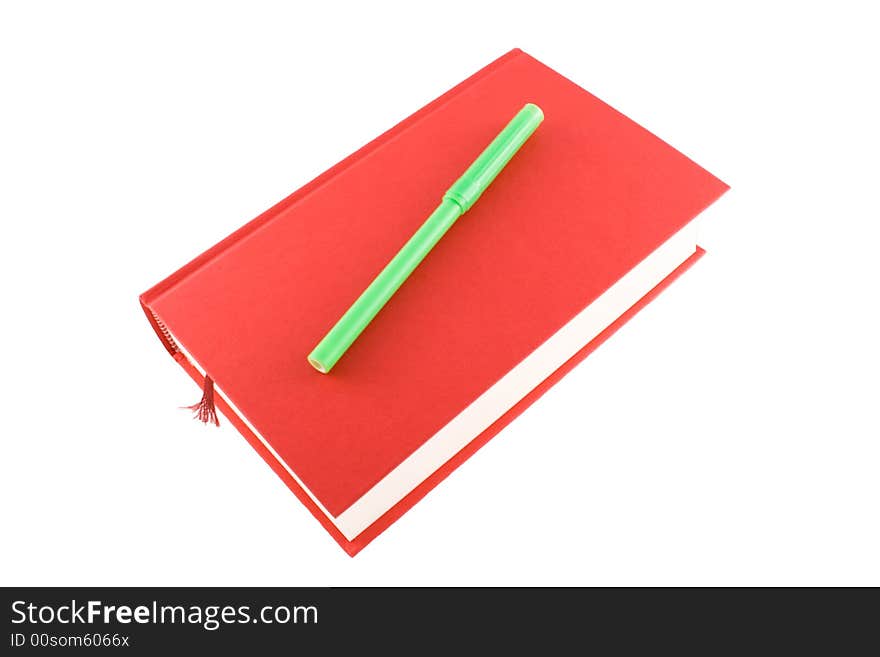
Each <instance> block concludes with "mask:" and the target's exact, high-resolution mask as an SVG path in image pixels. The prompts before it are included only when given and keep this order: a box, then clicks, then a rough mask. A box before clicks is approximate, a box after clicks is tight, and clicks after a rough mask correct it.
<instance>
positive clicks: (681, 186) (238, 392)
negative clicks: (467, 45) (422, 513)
mask: <svg viewBox="0 0 880 657" xmlns="http://www.w3.org/2000/svg"><path fill="white" fill-rule="evenodd" d="M528 102H532V103H536V104H537V105H539V106H540V107H541V108H542V109H543V111H544V114H545V120H544V122H543V124H542V125H541V126H540V127H539V128H538V130H537V131H536V132H535V134H534V135H533V136H532V138H531V139H529V140H528V141H527V142H526V144H525V145H524V146H523V147H522V149H521V150H520V152H519V153H518V154H517V155H516V156H515V157H514V158H513V159H512V160H511V161H510V163H509V164H508V165H507V167H506V168H505V169H504V171H503V172H502V173H501V174H500V175H499V176H498V178H497V179H496V180H495V182H493V184H492V185H491V186H490V187H489V189H488V190H487V191H486V192H485V193H484V194H483V196H482V197H481V198H480V200H479V202H477V203H476V205H475V206H474V207H473V208H472V209H471V210H470V212H469V213H468V214H467V215H465V216H464V217H462V218H461V219H460V220H459V221H458V222H457V223H456V224H455V225H454V226H453V227H452V228H451V229H450V230H449V232H448V233H447V234H446V235H445V236H444V237H443V239H441V240H440V242H439V243H438V244H437V246H436V247H435V248H434V250H433V251H432V252H431V253H430V254H429V256H428V257H427V258H426V259H425V261H424V262H423V263H422V264H421V265H420V266H419V267H418V268H417V269H416V271H415V272H414V273H413V274H412V276H411V277H410V278H409V280H407V282H406V283H405V284H404V285H403V286H402V287H401V288H400V290H399V291H398V292H397V294H395V295H394V297H393V298H392V299H391V300H390V301H389V303H388V304H387V306H386V307H385V308H384V309H383V310H382V312H380V313H379V315H377V317H376V318H375V319H374V321H373V322H372V323H371V324H370V325H369V326H368V327H367V329H366V330H365V331H364V332H363V334H362V335H361V336H360V337H359V338H358V340H356V342H355V343H354V345H352V347H351V348H350V350H349V351H348V353H346V355H345V357H344V358H342V359H341V360H340V361H339V363H338V364H337V365H336V367H335V368H334V370H333V372H332V373H331V374H329V375H321V374H319V373H317V372H316V371H315V370H314V369H313V368H312V367H311V366H310V365H309V364H308V362H307V361H306V356H307V354H308V353H309V352H310V351H311V349H312V348H313V347H314V346H315V345H316V344H317V342H318V341H319V340H320V339H321V338H322V337H323V336H324V334H325V333H326V332H327V330H328V329H329V328H330V327H331V326H333V324H334V323H335V321H336V320H337V319H338V318H339V317H340V316H341V315H342V314H343V313H344V312H345V311H346V310H347V308H348V307H349V305H350V304H351V303H352V301H353V300H354V299H356V298H357V296H358V295H359V294H360V292H361V291H362V290H363V289H364V288H365V287H366V286H367V284H369V282H370V281H371V280H372V279H373V277H374V276H375V275H376V274H377V273H378V272H379V271H380V270H381V269H382V267H383V266H384V265H385V263H387V262H388V261H389V260H390V259H391V258H392V257H393V256H394V254H395V253H396V252H397V250H398V249H399V248H400V247H401V245H403V243H404V242H405V241H406V240H407V239H408V238H409V236H410V235H412V233H413V232H415V230H416V229H417V228H418V227H419V226H420V225H421V223H422V222H423V221H424V219H425V218H426V217H427V216H428V215H429V214H430V213H431V211H432V210H433V209H434V208H435V207H436V205H437V203H438V202H439V200H440V197H441V196H442V194H443V192H444V191H445V190H446V189H447V188H448V187H449V185H450V183H452V182H453V181H454V180H455V179H456V178H457V177H458V176H459V175H460V174H461V173H462V172H463V171H464V170H465V169H466V168H467V166H468V165H469V164H470V162H471V161H472V160H473V159H474V157H475V156H476V155H477V154H479V153H480V152H481V151H482V149H483V148H484V147H485V146H486V145H487V144H488V143H489V142H490V141H491V139H492V138H493V137H494V136H495V134H496V133H497V132H498V130H499V129H500V128H501V127H503V125H504V124H505V123H506V122H507V120H509V118H510V117H511V116H513V115H514V114H515V113H516V111H517V110H519V109H520V108H521V107H522V106H523V105H524V104H525V103H528ZM726 189H727V186H726V185H725V184H724V183H723V182H721V181H720V180H718V179H717V178H715V177H714V176H712V175H711V174H709V173H708V172H706V171H705V170H704V169H702V168H701V167H699V166H698V165H696V164H695V163H694V162H692V161H691V160H689V159H688V158H687V157H685V156H684V155H682V154H681V153H679V152H678V151H676V150H675V149H673V148H672V147H670V146H669V145H668V144H666V143H664V142H663V141H661V140H660V139H658V138H657V137H655V136H654V135H652V134H651V133H649V132H648V131H646V130H645V129H643V128H641V127H640V126H638V125H637V124H635V123H634V122H632V121H631V120H629V119H627V118H626V117H625V116H623V115H622V114H620V113H619V112H617V111H615V110H614V109H612V108H611V107H609V106H608V105H606V104H604V103H603V102H602V101H600V100H598V99H597V98H595V97H594V96H592V95H591V94H589V93H588V92H586V91H584V90H583V89H581V88H580V87H578V86H577V85H575V84H574V83H572V82H571V81H569V80H567V79H566V78H564V77H562V76H561V75H559V74H558V73H556V72H555V71H553V70H552V69H550V68H548V67H546V66H545V65H543V64H541V63H540V62H538V61H537V60H535V59H534V58H532V57H530V56H529V55H527V54H525V53H523V52H522V51H520V50H513V51H511V52H509V53H508V54H506V55H504V56H503V57H501V58H500V59H498V60H496V61H495V62H493V63H492V64H490V65H489V66H487V67H485V68H484V69H482V70H481V71H479V72H478V73H476V74H475V75H473V76H472V77H470V78H468V79H467V80H465V81H464V82H462V83H461V84H459V85H458V86H457V87H455V88H454V89H452V90H451V91H449V92H447V93H446V94H444V95H443V96H441V97H439V98H438V99H437V100H435V101H433V102H432V103H430V104H429V105H427V106H425V107H424V108H422V109H421V110H419V111H418V112H416V113H415V114H413V115H412V116H410V117H409V118H407V119H406V120H404V121H402V122H401V123H400V124H398V125H397V126H395V127H394V128H392V129H391V130H389V131H388V132H386V133H385V134H383V135H381V136H380V137H378V138H377V139H375V140H374V141H372V142H371V143H369V144H368V145H366V146H364V147H363V148H362V149H360V150H359V151H357V152H356V153H354V154H353V155H351V156H349V157H348V158H346V159H345V160H343V161H342V162H340V163H339V164H337V165H336V166H334V167H333V168H331V169H330V170H328V171H327V172H325V173H324V174H322V175H321V176H319V177H318V178H316V179H315V180H313V181H312V182H310V183H309V184H307V185H305V186H304V187H302V188H301V189H299V190H298V191H296V192H294V193H293V194H292V195H291V196H289V197H288V198H286V199H284V200H283V201H281V202H280V203H279V204H278V205H276V206H275V207H273V208H271V209H269V210H268V211H266V212H265V213H263V214H262V215H260V216H259V217H257V218H256V219H254V220H253V221H251V222H250V223H248V224H247V225H245V226H244V227H242V228H241V229H239V230H238V231H236V232H235V233H233V234H232V235H230V236H229V237H228V238H226V239H225V240H223V241H222V242H220V243H219V244H217V245H216V246H214V247H213V248H211V249H210V250H208V251H207V252H205V253H203V254H202V255H200V256H199V257H197V258H196V259H195V260H193V261H192V262H190V263H189V264H188V265H186V266H185V267H183V268H182V269H180V270H179V271H177V272H176V273H174V274H172V275H171V276H170V277H168V278H167V279H165V280H164V281H162V282H161V283H159V284H158V285H156V286H155V287H153V288H152V289H150V290H149V291H147V292H145V293H144V294H143V295H141V305H142V306H143V309H144V311H145V313H146V315H147V318H148V319H149V321H150V323H151V324H152V326H153V328H154V329H155V330H156V332H157V334H158V335H159V337H160V338H161V340H162V342H163V344H164V345H165V347H166V349H167V350H168V351H169V352H170V353H171V354H172V355H173V356H174V358H175V359H176V360H177V362H178V363H179V364H180V365H181V366H182V367H183V368H184V369H185V370H186V371H187V372H188V373H189V374H190V375H191V376H192V377H193V378H194V379H195V380H196V381H198V382H200V383H201V382H202V380H203V375H204V373H207V375H208V376H210V378H211V379H213V381H214V382H215V386H216V388H215V391H216V402H217V407H218V408H219V410H220V411H221V412H222V414H223V415H224V416H225V417H226V418H228V420H229V421H230V422H232V424H234V425H235V426H236V428H237V429H238V430H239V431H240V432H241V433H242V435H243V436H244V437H245V438H246V439H247V440H248V441H249V442H250V444H251V445H252V446H253V447H254V449H256V450H257V452H258V453H259V454H260V455H261V456H262V457H263V458H264V459H265V460H266V462H267V463H268V464H269V465H270V467H272V469H273V470H274V471H275V472H276V473H277V474H278V476H280V477H281V478H282V479H283V480H284V481H285V483H286V484H287V485H288V486H289V487H290V489H291V490H292V491H293V492H294V493H295V494H296V496H297V497H298V498H299V499H300V501H301V502H302V503H303V504H305V506H306V507H308V509H309V510H310V511H311V512H312V514H313V515H314V516H315V517H316V518H317V519H318V520H319V521H320V522H321V524H322V525H323V526H324V527H325V529H327V531H329V532H330V534H331V535H332V536H333V538H334V539H335V540H336V541H337V542H338V543H339V544H340V545H341V546H342V547H343V548H344V549H345V550H346V551H347V552H348V553H349V554H352V555H354V554H355V553H357V552H358V551H359V550H360V549H362V548H363V547H364V546H365V545H367V544H368V543H369V542H370V541H371V540H372V539H373V538H375V537H376V536H377V535H378V534H379V533H381V532H382V531H383V530H384V529H385V528H387V527H388V526H389V525H390V524H391V523H392V522H394V521H395V520H396V519H397V518H399V517H400V516H401V515H402V514H403V513H404V512H406V510H407V509H409V508H410V507H411V506H412V505H413V504H414V503H415V502H417V501H418V500H419V499H420V498H421V497H422V496H424V495H425V494H426V493H427V492H428V491H429V490H430V489H432V488H433V487H434V486H436V485H437V484H438V483H439V482H440V481H441V480H443V479H444V478H445V477H446V476H447V475H449V474H450V473H451V472H452V471H453V470H454V469H455V468H456V467H457V466H458V465H459V464H461V463H462V462H463V461H464V460H465V459H466V458H468V457H469V456H470V455H471V454H472V453H473V452H474V451H475V450H476V449H478V448H479V447H480V446H481V445H483V444H485V442H486V441H488V440H489V439H490V438H491V437H492V436H494V435H495V434H496V433H498V431H500V430H501V429H502V428H503V427H504V426H505V425H506V424H507V423H508V422H510V421H511V420H512V419H513V418H514V417H516V415H518V414H519V413H520V412H522V411H523V410H524V409H525V408H526V407H527V406H528V405H529V404H531V403H532V402H533V401H534V400H535V399H537V397H539V396H540V395H541V394H542V393H543V392H544V391H545V390H546V389H547V388H548V387H549V386H551V385H552V384H553V383H555V382H556V381H557V380H558V379H559V378H561V377H562V376H564V375H565V373H567V372H568V371H569V370H570V369H571V368H572V367H574V365H576V364H577V363H578V362H580V361H581V360H582V359H583V358H584V357H586V355H587V354H589V353H590V352H591V351H592V350H593V349H595V348H596V346H598V344H599V343H601V342H602V341H603V340H604V339H606V338H607V337H608V336H609V335H610V334H611V333H612V332H613V331H614V330H616V328H618V327H619V326H620V325H621V324H622V323H623V322H625V321H626V320H627V319H628V318H629V317H630V316H631V315H632V314H634V313H635V312H637V311H638V309H639V308H641V307H642V306H643V305H644V304H645V303H647V302H648V301H650V300H651V299H652V298H653V297H654V296H655V295H656V294H657V293H658V292H659V291H660V290H661V289H662V288H663V287H664V286H665V285H667V284H668V283H669V282H670V281H671V280H673V279H674V278H675V277H676V276H677V275H678V274H680V273H681V272H682V271H683V270H684V269H686V268H687V267H688V266H690V264H692V263H693V262H694V261H695V260H696V259H697V258H698V257H699V256H700V255H701V254H702V250H701V249H699V247H697V246H696V232H695V231H696V223H695V218H696V217H697V215H698V214H699V213H700V212H701V211H702V210H703V209H704V208H705V207H707V206H708V205H709V204H710V203H712V202H713V201H714V200H716V199H717V198H718V197H719V196H720V195H721V194H722V193H723V192H724V191H725V190H726Z"/></svg>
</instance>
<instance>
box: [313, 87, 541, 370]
mask: <svg viewBox="0 0 880 657" xmlns="http://www.w3.org/2000/svg"><path fill="white" fill-rule="evenodd" d="M543 120H544V113H543V112H542V111H541V108H540V107H538V106H537V105H533V104H531V103H528V104H527V105H526V106H525V107H523V108H522V109H521V110H520V111H519V112H517V114H516V116H514V117H513V119H512V120H511V121H510V123H508V124H507V126H506V127H505V128H504V130H502V131H501V132H500V133H498V136H497V137H495V139H493V140H492V143H491V144H489V146H488V147H487V148H486V150H484V151H483V152H482V153H481V154H480V156H479V157H478V158H477V159H476V160H474V162H473V164H471V165H470V166H469V167H468V169H467V171H465V172H464V175H463V176H462V177H461V178H459V179H458V180H456V181H455V183H453V185H452V187H450V188H449V189H448V190H447V191H446V193H445V194H444V195H443V201H442V202H441V203H440V205H439V206H437V209H436V210H434V212H432V213H431V216H430V217H428V219H427V220H426V221H425V223H423V224H422V226H421V228H419V229H418V230H417V231H416V232H415V234H414V235H413V236H412V237H411V238H409V241H408V242H407V243H406V244H404V245H403V248H402V249H400V251H398V252H397V255H396V256H394V258H392V260H391V262H389V263H388V264H387V265H386V266H385V269H383V270H382V271H381V272H380V273H379V275H378V276H376V278H374V279H373V282H372V283H370V285H369V286H368V287H367V289H366V290H364V291H363V293H362V294H361V296H359V297H358V299H357V301H355V302H354V304H353V305H352V306H351V308H349V309H348V311H346V313H345V314H344V315H343V316H342V317H341V318H340V320H339V321H338V322H336V325H335V326H334V327H333V328H332V329H330V332H329V333H328V334H327V335H325V336H324V339H323V340H321V342H319V343H318V346H317V347H315V348H314V349H313V350H312V353H310V354H309V363H311V365H312V367H314V368H315V369H316V370H318V371H319V372H321V373H323V374H326V373H327V372H329V371H330V370H331V369H333V366H334V365H336V362H337V361H338V360H339V359H340V358H341V357H342V354H344V353H345V352H346V351H347V350H348V348H349V347H350V346H351V344H352V343H353V342H354V341H355V340H356V339H357V337H358V336H359V335H360V334H361V332H362V331H363V330H364V329H365V328H366V327H367V324H369V323H370V322H371V321H372V320H373V317H375V316H376V314H377V313H378V312H379V311H380V310H382V307H383V306H384V305H385V304H386V303H387V302H388V299H390V298H391V296H392V295H393V294H394V293H395V292H396V291H397V289H398V288H399V287H400V286H401V285H403V282H404V281H405V280H406V279H407V277H408V276H409V275H410V274H411V273H412V272H413V270H414V269H415V268H416V267H417V266H418V264H419V263H420V262H421V261H422V260H423V259H424V258H425V256H426V255H428V252H429V251H430V250H431V249H432V248H434V245H435V244H436V243H437V242H438V241H439V240H440V238H441V237H443V235H444V234H445V233H446V231H447V230H449V228H450V227H451V226H452V224H454V223H455V220H456V219H458V218H459V217H460V216H461V215H462V214H464V213H465V212H467V211H468V210H469V209H470V208H471V206H473V204H474V203H475V202H476V200H477V199H478V198H480V195H481V194H482V193H483V192H484V191H486V188H487V187H488V186H489V184H490V183H491V182H492V181H493V180H495V176H497V175H498V174H499V173H500V172H501V170H502V169H503V168H504V166H505V165H506V164H507V163H508V162H509V161H510V158H512V157H513V156H514V154H515V153H516V152H517V151H518V150H519V148H520V146H522V145H523V144H524V143H525V141H526V139H528V138H529V137H530V136H531V135H532V133H533V132H534V131H535V129H536V128H537V127H538V125H540V123H541V121H543Z"/></svg>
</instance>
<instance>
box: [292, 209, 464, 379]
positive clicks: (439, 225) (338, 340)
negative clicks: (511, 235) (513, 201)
mask: <svg viewBox="0 0 880 657" xmlns="http://www.w3.org/2000/svg"><path fill="white" fill-rule="evenodd" d="M461 213H462V211H461V207H460V206H459V205H458V204H457V203H456V202H455V201H450V200H448V199H443V202H442V203H441V204H440V205H438V206H437V209H436V210H434V212H432V213H431V216H429V217H428V219H427V220H426V221H425V223H423V224H422V226H421V228H419V229H418V230H417V231H416V232H415V233H414V234H413V236H412V237H410V238H409V240H408V241H407V243H406V244H404V245H403V248H402V249H400V251H398V252H397V255H396V256H394V258H392V259H391V262H389V263H388V264H387V265H385V268H384V269H383V270H382V271H381V272H380V273H379V275H378V276H376V278H374V279H373V282H372V283H370V285H369V286H368V287H367V289H366V290H364V291H363V292H362V293H361V295H360V296H359V297H358V298H357V301H355V302H354V303H353V304H352V306H351V308H349V309H348V310H347V311H346V313H345V314H344V315H343V316H342V317H341V318H340V319H339V321H338V322H336V325H335V326H334V327H333V328H332V329H330V332H329V333H328V334H327V335H326V336H324V339H323V340H321V342H320V343H319V344H318V346H317V347H315V348H314V350H312V353H310V354H309V362H310V363H311V364H312V367H314V368H315V369H316V370H318V371H319V372H322V373H325V374H326V373H327V372H329V371H330V369H331V368H332V367H333V366H334V365H335V364H336V361H338V360H339V359H340V357H341V356H342V354H344V353H345V352H346V351H347V350H348V348H349V347H350V346H351V344H352V342H354V341H355V339H357V337H358V336H359V335H360V334H361V332H362V331H363V330H364V329H365V328H366V327H367V324H369V323H370V322H371V321H372V320H373V317H375V316H376V313H378V312H379V311H380V310H382V306H384V305H385V304H386V303H387V302H388V299H390V298H391V296H392V295H393V294H394V293H395V292H397V289H398V288H399V287H400V286H401V285H403V282H404V281H405V280H406V279H407V278H408V277H409V275H410V274H411V273H412V271H413V270H414V269H415V268H416V267H417V266H418V265H419V263H420V262H421V261H422V260H423V259H424V258H425V256H426V255H428V252H429V251H430V250H431V249H432V248H434V245H435V244H436V243H437V242H438V241H439V240H440V238H441V237H443V235H444V233H446V231H447V230H449V228H450V226H452V224H454V223H455V220H456V219H458V218H459V217H460V216H461Z"/></svg>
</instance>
